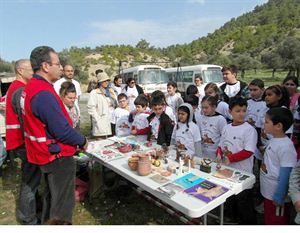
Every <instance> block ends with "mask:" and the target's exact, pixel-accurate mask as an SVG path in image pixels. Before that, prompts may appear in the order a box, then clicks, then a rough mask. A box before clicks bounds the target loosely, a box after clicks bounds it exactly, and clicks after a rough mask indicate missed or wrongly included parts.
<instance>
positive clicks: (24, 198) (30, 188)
mask: <svg viewBox="0 0 300 233" xmlns="http://www.w3.org/2000/svg"><path fill="white" fill-rule="evenodd" d="M10 153H13V154H14V157H19V158H20V159H21V160H22V165H21V186H20V195H19V200H18V205H17V210H16V215H17V218H18V219H19V220H20V221H21V222H22V224H29V225H33V224H37V223H38V221H37V215H36V207H37V199H36V197H37V194H38V187H39V184H40V181H41V170H40V168H39V166H38V165H36V164H32V163H29V162H28V160H27V154H26V149H25V146H24V145H22V146H20V147H18V148H16V149H14V150H11V151H10Z"/></svg>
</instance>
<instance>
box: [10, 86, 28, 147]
mask: <svg viewBox="0 0 300 233" xmlns="http://www.w3.org/2000/svg"><path fill="white" fill-rule="evenodd" d="M23 87H25V84H24V83H22V82H21V81H19V80H15V81H13V82H12V84H11V85H10V86H9V88H8V90H7V95H6V109H5V119H6V149H7V150H12V149H15V148H17V147H19V146H21V145H23V144H24V137H23V132H22V129H21V125H20V120H19V117H18V114H17V113H15V112H14V110H13V106H12V103H11V102H12V95H13V94H14V92H15V91H16V90H18V89H19V88H23Z"/></svg>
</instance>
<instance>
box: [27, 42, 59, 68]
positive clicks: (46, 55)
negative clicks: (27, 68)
mask: <svg viewBox="0 0 300 233" xmlns="http://www.w3.org/2000/svg"><path fill="white" fill-rule="evenodd" d="M50 52H53V53H56V52H55V50H54V49H53V48H51V47H49V46H39V47H36V48H35V49H34V50H32V52H31V54H30V62H31V66H32V70H33V72H34V73H35V72H36V71H38V70H39V69H40V67H41V65H42V63H43V62H51V58H50Z"/></svg>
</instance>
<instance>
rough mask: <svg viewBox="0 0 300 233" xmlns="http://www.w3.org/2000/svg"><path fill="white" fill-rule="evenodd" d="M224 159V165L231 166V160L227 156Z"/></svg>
mask: <svg viewBox="0 0 300 233" xmlns="http://www.w3.org/2000/svg"><path fill="white" fill-rule="evenodd" d="M223 159H224V160H223V164H225V165H226V166H227V165H229V164H230V160H229V159H228V157H227V156H224V157H223Z"/></svg>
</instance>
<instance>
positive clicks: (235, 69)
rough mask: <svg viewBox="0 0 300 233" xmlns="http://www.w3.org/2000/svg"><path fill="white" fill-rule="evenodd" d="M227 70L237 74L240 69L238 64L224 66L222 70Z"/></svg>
mask: <svg viewBox="0 0 300 233" xmlns="http://www.w3.org/2000/svg"><path fill="white" fill-rule="evenodd" d="M226 70H229V71H230V72H231V73H233V74H237V71H238V69H237V67H236V65H229V66H223V68H222V70H221V71H222V72H224V71H226Z"/></svg>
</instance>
